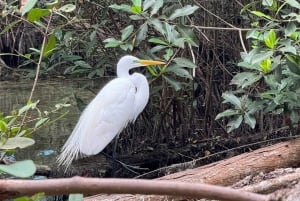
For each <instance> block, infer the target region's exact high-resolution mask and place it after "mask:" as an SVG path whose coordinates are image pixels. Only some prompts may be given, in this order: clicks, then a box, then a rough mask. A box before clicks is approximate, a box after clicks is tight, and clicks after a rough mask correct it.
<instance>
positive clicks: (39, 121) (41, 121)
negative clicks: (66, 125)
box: [34, 117, 49, 128]
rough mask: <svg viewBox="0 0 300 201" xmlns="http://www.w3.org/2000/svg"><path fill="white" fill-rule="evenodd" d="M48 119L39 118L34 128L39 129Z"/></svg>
mask: <svg viewBox="0 0 300 201" xmlns="http://www.w3.org/2000/svg"><path fill="white" fill-rule="evenodd" d="M48 120H49V118H48V117H47V118H41V119H40V120H38V121H37V122H36V123H35V125H34V128H38V127H40V126H41V125H43V124H44V123H45V122H46V121H48Z"/></svg>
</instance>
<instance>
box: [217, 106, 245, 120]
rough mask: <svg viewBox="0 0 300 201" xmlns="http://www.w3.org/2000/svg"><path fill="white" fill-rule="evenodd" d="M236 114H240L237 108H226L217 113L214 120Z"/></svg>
mask: <svg viewBox="0 0 300 201" xmlns="http://www.w3.org/2000/svg"><path fill="white" fill-rule="evenodd" d="M237 114H240V112H239V111H238V110H233V109H228V110H225V111H224V112H221V113H219V114H218V115H217V116H216V118H215V120H218V119H221V118H223V117H230V116H234V115H237Z"/></svg>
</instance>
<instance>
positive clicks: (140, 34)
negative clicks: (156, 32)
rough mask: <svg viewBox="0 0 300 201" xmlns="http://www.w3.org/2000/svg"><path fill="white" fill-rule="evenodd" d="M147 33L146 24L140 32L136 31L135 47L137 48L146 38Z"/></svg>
mask: <svg viewBox="0 0 300 201" xmlns="http://www.w3.org/2000/svg"><path fill="white" fill-rule="evenodd" d="M147 33H148V23H144V24H143V25H142V26H141V27H140V30H139V31H138V33H137V35H136V46H138V45H139V44H140V43H141V42H142V41H144V40H145V39H146V37H147Z"/></svg>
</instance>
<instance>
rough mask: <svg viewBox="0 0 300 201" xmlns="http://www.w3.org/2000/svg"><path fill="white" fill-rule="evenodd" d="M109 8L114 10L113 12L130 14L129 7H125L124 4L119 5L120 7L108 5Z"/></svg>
mask: <svg viewBox="0 0 300 201" xmlns="http://www.w3.org/2000/svg"><path fill="white" fill-rule="evenodd" d="M109 7H110V8H112V9H115V10H122V11H125V12H128V13H132V12H131V6H129V5H126V4H121V5H118V4H113V5H110V6H109Z"/></svg>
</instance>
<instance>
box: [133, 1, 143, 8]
mask: <svg viewBox="0 0 300 201" xmlns="http://www.w3.org/2000/svg"><path fill="white" fill-rule="evenodd" d="M131 2H132V4H133V5H134V6H139V7H142V0H131Z"/></svg>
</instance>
